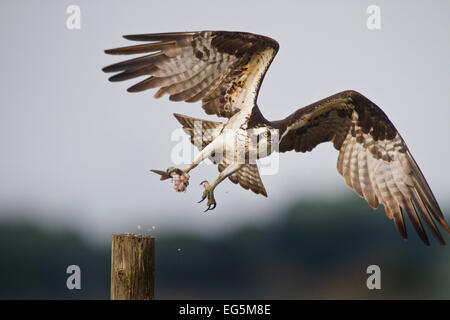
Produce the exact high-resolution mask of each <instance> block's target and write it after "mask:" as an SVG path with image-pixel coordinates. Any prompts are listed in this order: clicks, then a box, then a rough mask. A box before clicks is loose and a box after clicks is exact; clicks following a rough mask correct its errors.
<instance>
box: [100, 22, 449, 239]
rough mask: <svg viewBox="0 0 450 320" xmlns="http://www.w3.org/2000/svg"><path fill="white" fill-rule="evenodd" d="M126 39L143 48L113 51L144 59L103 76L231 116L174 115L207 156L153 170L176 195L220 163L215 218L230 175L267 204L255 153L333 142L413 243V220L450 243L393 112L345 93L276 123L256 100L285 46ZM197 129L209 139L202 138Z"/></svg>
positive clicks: (180, 36) (348, 173)
mask: <svg viewBox="0 0 450 320" xmlns="http://www.w3.org/2000/svg"><path fill="white" fill-rule="evenodd" d="M124 38H126V39H128V40H134V41H142V42H143V43H142V44H136V45H131V46H126V47H121V48H116V49H110V50H105V53H107V54H113V55H133V54H144V55H142V56H139V57H136V58H133V59H130V60H126V61H123V62H119V63H115V64H113V65H110V66H107V67H105V68H103V71H104V72H117V74H115V75H113V76H112V77H110V78H109V80H110V81H122V80H128V79H132V78H136V77H139V76H145V75H147V76H149V77H148V78H146V79H145V80H143V81H141V82H139V83H137V84H135V85H133V86H132V87H130V88H129V89H128V91H129V92H140V91H144V90H147V89H152V88H159V90H158V91H157V92H156V94H155V98H159V97H161V96H163V95H165V94H168V95H169V99H170V100H171V101H186V102H197V101H201V102H202V108H203V109H204V110H205V112H206V113H207V114H209V115H212V114H215V115H217V116H218V117H223V118H227V119H228V120H227V121H226V122H224V123H222V122H216V121H209V120H201V119H195V118H192V117H189V116H185V115H180V114H175V117H176V119H177V120H178V121H179V122H180V123H181V125H182V126H183V129H184V130H185V132H186V133H188V134H189V135H190V137H191V142H192V143H193V144H195V145H196V146H197V147H198V148H199V150H200V152H199V153H198V155H197V156H196V157H195V159H194V160H193V161H192V163H191V164H189V165H188V166H187V167H186V168H184V169H179V168H174V167H170V168H169V169H167V170H166V171H160V170H152V171H153V172H155V173H158V174H160V175H161V180H166V179H169V178H172V181H173V183H174V186H175V188H176V190H177V191H184V190H185V188H186V187H187V185H188V179H189V172H190V171H191V170H192V169H193V168H195V167H196V166H197V165H198V164H199V163H200V162H201V161H203V160H205V159H212V160H213V161H214V162H215V163H218V169H219V171H220V174H219V176H218V178H217V179H216V180H215V181H214V182H213V183H212V184H209V183H208V182H207V181H204V182H202V185H203V187H204V192H203V195H202V200H201V201H203V200H205V199H206V198H207V199H208V203H207V209H206V211H207V210H211V209H214V208H215V207H216V201H215V198H214V189H215V188H216V186H217V185H218V184H219V183H220V182H222V181H223V180H224V179H226V178H229V179H230V180H231V181H232V182H233V183H236V184H240V185H241V186H242V187H243V188H244V189H250V190H252V191H253V192H255V193H256V194H262V195H264V196H266V197H267V192H266V189H265V187H264V185H263V183H262V181H261V177H260V175H259V172H258V167H257V163H256V162H255V161H252V157H251V155H250V154H251V153H252V152H253V153H255V152H256V158H260V157H261V156H260V151H261V150H265V151H267V152H265V153H264V152H263V156H268V155H269V154H270V153H271V152H272V150H274V148H273V147H274V145H275V146H276V147H277V149H276V150H277V151H278V152H281V153H282V152H287V151H296V152H307V151H311V150H312V149H314V148H315V147H316V146H317V145H318V144H320V143H322V142H327V141H329V142H332V143H333V145H334V147H335V148H336V149H337V150H338V151H339V156H338V160H337V170H338V172H339V173H340V174H341V175H342V176H343V177H344V179H345V182H346V183H347V185H348V186H349V187H350V188H352V189H353V190H354V191H355V192H356V193H357V194H358V195H359V196H361V197H363V198H364V199H365V200H366V201H367V203H368V204H369V205H370V206H371V207H372V208H377V207H378V206H379V204H382V205H383V206H384V208H385V211H386V215H387V216H388V217H389V218H390V219H392V220H393V221H394V224H395V226H396V228H397V229H398V231H399V232H400V235H401V236H402V237H403V238H404V239H406V238H407V231H406V227H405V217H404V215H405V216H406V215H407V216H408V217H409V219H410V220H411V222H412V224H413V226H414V228H415V230H416V231H417V233H418V235H419V236H420V238H421V239H422V241H423V242H424V243H425V244H426V245H429V239H428V237H427V234H426V232H425V230H424V227H423V225H422V221H424V222H425V224H426V225H427V226H428V228H429V230H430V231H431V233H432V234H433V236H434V237H435V238H436V239H437V240H438V242H439V243H441V244H445V241H444V238H443V237H442V235H441V233H440V231H439V229H438V227H437V226H436V223H435V220H436V221H437V223H438V224H439V225H441V227H442V228H443V229H444V230H445V231H447V233H450V229H449V227H448V225H447V223H446V221H445V219H444V216H443V214H442V212H441V209H440V208H439V205H438V203H437V201H436V199H435V197H434V195H433V193H432V191H431V189H430V187H429V186H428V183H427V181H426V180H425V177H424V176H423V174H422V172H421V171H420V169H419V167H418V165H417V163H416V161H415V160H414V158H413V156H412V155H411V153H410V151H409V149H408V147H407V146H406V144H405V142H404V140H403V139H402V137H401V136H400V134H399V133H398V131H397V130H396V128H395V127H394V125H393V124H392V123H391V121H390V120H389V119H388V117H387V116H386V114H385V113H384V112H383V111H382V110H381V109H380V108H379V107H378V106H377V105H376V104H375V103H373V102H372V101H370V100H369V99H368V98H366V97H364V96H363V95H362V94H360V93H358V92H356V91H352V90H348V91H344V92H340V93H337V94H334V95H332V96H330V97H328V98H325V99H323V100H320V101H318V102H315V103H313V104H311V105H309V106H306V107H304V108H301V109H298V110H297V111H295V112H294V113H292V114H291V115H289V116H287V117H286V118H284V119H283V120H278V121H269V120H267V119H266V118H265V117H264V116H263V115H262V113H261V111H260V109H259V108H258V105H257V97H258V92H259V88H260V86H261V82H262V80H263V78H264V76H265V74H266V71H267V69H268V68H269V66H270V64H271V63H272V60H273V59H274V57H275V55H276V54H277V51H278V48H279V45H278V43H277V42H276V41H275V40H273V39H271V38H269V37H265V36H261V35H256V34H251V33H246V32H229V31H201V32H175V33H155V34H141V35H127V36H124ZM196 131H197V133H198V132H200V134H199V135H196V133H195V132H196ZM226 132H227V134H225V133H226ZM250 132H252V135H250V134H249V133H250ZM251 136H252V137H255V136H256V139H251ZM255 141H256V142H255ZM218 150H225V151H223V152H218ZM230 150H231V151H230ZM419 217H420V218H419ZM421 220H422V221H421Z"/></svg>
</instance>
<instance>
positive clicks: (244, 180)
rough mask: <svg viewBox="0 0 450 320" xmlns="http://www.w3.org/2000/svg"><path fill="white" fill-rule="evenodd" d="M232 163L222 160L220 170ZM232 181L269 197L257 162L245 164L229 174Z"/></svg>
mask: <svg viewBox="0 0 450 320" xmlns="http://www.w3.org/2000/svg"><path fill="white" fill-rule="evenodd" d="M229 165H230V163H229V162H227V160H226V159H224V160H222V162H221V163H219V165H218V167H217V168H218V169H219V172H222V171H223V170H225V169H226V168H227V167H228V166H229ZM229 179H230V180H231V182H233V183H235V184H240V186H241V187H242V188H244V189H245V190H248V189H250V190H252V191H253V192H254V193H256V194H262V195H263V196H265V197H267V192H266V188H264V184H263V182H262V180H261V176H260V175H259V171H258V166H257V165H256V164H245V165H244V166H243V167H242V168H240V169H239V170H238V171H236V172H235V173H234V174H233V175H231V176H229Z"/></svg>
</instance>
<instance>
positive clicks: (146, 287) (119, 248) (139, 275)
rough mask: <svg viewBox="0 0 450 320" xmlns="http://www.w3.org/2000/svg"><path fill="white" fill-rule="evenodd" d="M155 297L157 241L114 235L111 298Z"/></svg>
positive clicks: (144, 298) (148, 238) (135, 298)
mask: <svg viewBox="0 0 450 320" xmlns="http://www.w3.org/2000/svg"><path fill="white" fill-rule="evenodd" d="M154 298H155V239H154V238H153V237H150V236H144V235H137V234H113V235H112V243H111V299H112V300H153V299H154Z"/></svg>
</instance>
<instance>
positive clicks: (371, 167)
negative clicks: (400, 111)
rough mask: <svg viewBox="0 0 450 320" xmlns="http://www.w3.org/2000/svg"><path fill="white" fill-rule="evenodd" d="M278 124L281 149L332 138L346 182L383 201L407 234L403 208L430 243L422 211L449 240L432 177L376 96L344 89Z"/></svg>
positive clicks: (374, 203)
mask: <svg viewBox="0 0 450 320" xmlns="http://www.w3.org/2000/svg"><path fill="white" fill-rule="evenodd" d="M274 125H275V126H276V127H277V128H279V129H280V130H281V138H280V145H279V150H280V152H286V151H290V150H295V151H297V152H306V151H311V150H312V149H313V148H314V147H315V146H317V145H318V144H320V143H322V142H326V141H331V142H333V144H334V147H335V148H336V149H337V150H339V157H338V163H337V169H338V171H339V173H340V174H341V175H342V176H343V177H344V179H345V182H346V183H347V185H348V186H349V187H350V188H352V189H353V190H355V191H356V193H357V194H358V195H360V196H361V197H363V198H364V199H366V201H367V202H368V203H369V205H370V206H371V207H373V208H377V207H378V205H379V203H381V204H383V205H384V207H385V210H386V214H387V216H388V217H389V218H391V219H394V223H395V225H396V227H397V229H398V231H399V232H400V234H401V235H402V237H403V238H405V239H406V238H407V233H406V227H405V221H404V218H403V214H402V212H406V214H407V215H408V216H409V218H410V219H411V221H412V223H413V225H414V228H415V229H416V231H417V233H418V234H419V236H420V238H421V239H422V241H423V242H424V243H425V244H427V245H429V240H428V237H427V235H426V233H425V230H424V228H423V226H422V223H421V221H420V219H419V215H420V216H421V217H422V219H423V220H424V221H425V223H426V225H427V226H428V227H429V229H430V230H431V232H432V233H433V235H434V236H435V238H436V239H437V240H438V241H439V242H440V243H441V244H445V241H444V239H443V237H442V235H441V234H440V232H439V230H438V228H437V227H436V224H435V223H434V221H433V218H432V217H434V218H435V219H436V220H437V222H438V223H439V224H440V225H441V226H442V227H443V228H444V229H445V230H446V231H447V233H450V229H449V227H448V225H447V223H446V222H445V219H444V216H443V215H442V212H441V209H440V208H439V205H438V203H437V201H436V199H435V197H434V195H433V193H432V192H431V189H430V187H429V186H428V183H427V182H426V180H425V178H424V176H423V174H422V172H421V171H420V169H419V167H418V166H417V163H416V162H415V160H414V158H413V157H412V155H411V153H410V151H409V150H408V147H407V146H406V144H405V142H404V141H403V139H402V137H401V136H400V134H399V133H398V132H397V130H396V129H395V127H394V125H393V124H392V123H391V122H390V121H389V119H388V118H387V116H386V115H385V114H384V112H383V111H382V110H381V109H380V108H379V107H377V106H376V105H375V104H374V103H373V102H371V101H370V100H368V99H367V98H365V97H364V96H362V95H361V94H359V93H357V92H355V91H345V92H342V93H338V94H336V95H333V96H331V97H329V98H326V99H324V100H321V101H319V102H316V103H314V104H312V105H310V106H307V107H305V108H302V109H299V110H298V111H296V112H295V113H293V114H292V115H290V116H289V117H287V118H286V119H284V120H282V121H277V122H274Z"/></svg>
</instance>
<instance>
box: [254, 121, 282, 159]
mask: <svg viewBox="0 0 450 320" xmlns="http://www.w3.org/2000/svg"><path fill="white" fill-rule="evenodd" d="M254 134H255V135H256V142H257V150H258V154H259V157H264V156H265V155H270V154H271V153H272V152H273V151H276V150H274V149H275V148H277V147H278V138H279V136H278V130H277V129H275V128H272V127H270V126H263V127H260V128H256V129H255V131H254ZM264 153H265V155H264ZM259 157H258V158H259Z"/></svg>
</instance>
